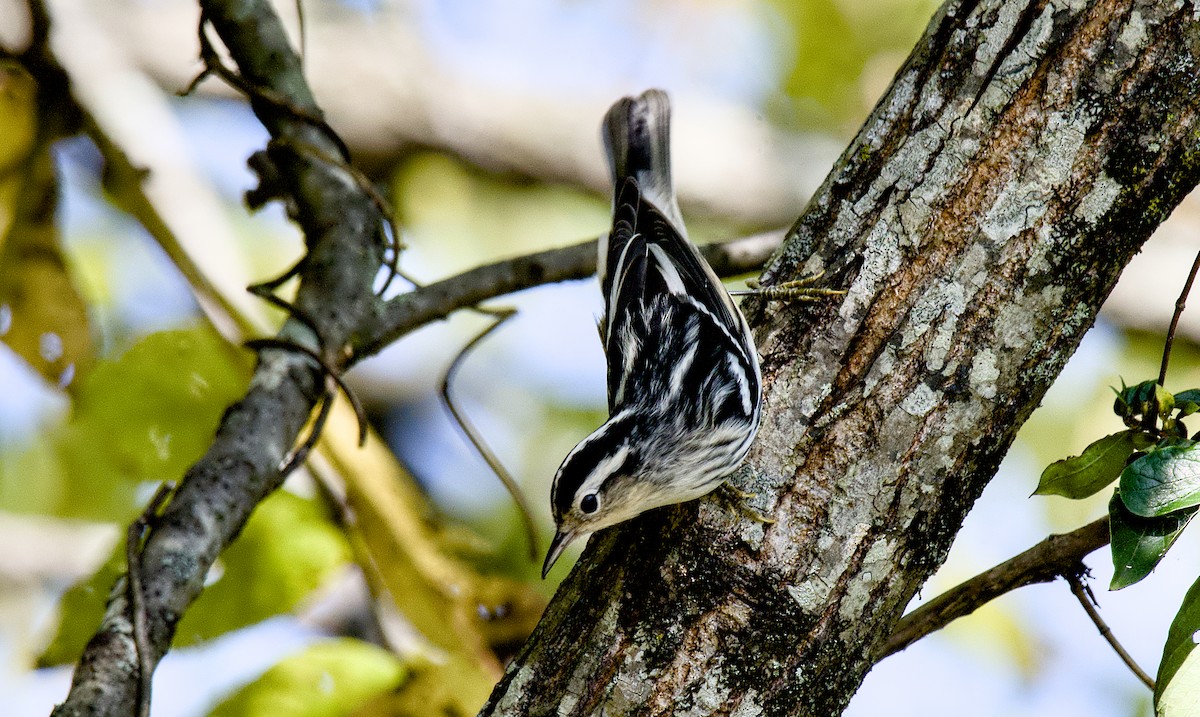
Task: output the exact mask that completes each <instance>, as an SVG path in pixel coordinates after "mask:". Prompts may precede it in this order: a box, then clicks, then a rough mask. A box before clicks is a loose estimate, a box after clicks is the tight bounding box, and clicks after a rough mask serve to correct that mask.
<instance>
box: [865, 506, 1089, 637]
mask: <svg viewBox="0 0 1200 717" xmlns="http://www.w3.org/2000/svg"><path fill="white" fill-rule="evenodd" d="M1108 537H1109V536H1108V518H1107V517H1105V518H1100V519H1099V520H1096V521H1093V522H1091V523H1088V524H1087V525H1085V526H1083V527H1082V528H1076V529H1075V530H1072V531H1071V532H1070V533H1065V534H1063V535H1051V536H1050V537H1049V538H1046V539H1045V540H1043V541H1042V542H1040V543H1038V544H1037V545H1035V546H1033V547H1032V548H1030V549H1029V550H1026V551H1025V552H1023V553H1021V554H1020V555H1016V556H1014V557H1012V558H1009V559H1008V560H1005V561H1004V562H1003V563H1000V564H999V565H997V566H995V567H993V568H990V569H988V570H985V571H984V572H982V573H980V574H979V575H976V576H975V577H973V578H971V579H970V580H967V581H966V582H964V583H960V584H959V585H956V586H955V587H953V588H951V589H949V590H947V591H946V592H945V593H942V594H941V595H939V596H937V597H936V598H934V599H933V600H930V601H929V602H927V603H925V604H924V605H922V606H920V607H919V608H917V609H916V610H913V611H912V612H910V613H908V614H907V615H905V616H904V617H902V618H900V620H899V622H897V623H896V627H895V629H894V630H892V634H891V636H890V637H889V638H888V640H887V642H886V643H885V644H884V645H883V647H882V648H881V649H880V654H879V656H878V658H877V660H882V659H883V658H885V657H887V656H888V655H891V654H893V653H896V652H899V651H901V650H903V649H904V648H906V647H908V646H909V645H911V644H913V643H914V642H916V641H917V640H920V639H921V638H922V637H925V636H926V635H928V634H930V633H932V632H937V631H938V630H941V629H942V628H943V627H945V626H946V625H949V624H950V623H951V622H953V621H955V620H957V619H958V618H960V617H965V616H967V615H970V614H971V613H973V612H975V611H976V610H978V609H979V608H981V607H983V606H984V605H986V604H987V603H989V602H991V601H992V600H995V599H996V598H998V597H1000V596H1001V595H1003V594H1005V593H1007V592H1010V591H1012V590H1016V589H1017V588H1021V587H1025V586H1026V585H1033V584H1034V583H1048V582H1050V581H1052V580H1056V579H1058V578H1060V577H1062V576H1064V575H1068V574H1070V573H1072V572H1073V571H1075V570H1077V569H1078V567H1079V566H1080V565H1081V564H1082V560H1083V558H1084V557H1085V556H1087V555H1088V554H1089V553H1091V552H1093V551H1096V550H1099V549H1100V548H1102V547H1104V546H1105V545H1108Z"/></svg>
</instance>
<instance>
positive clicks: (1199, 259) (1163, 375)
mask: <svg viewBox="0 0 1200 717" xmlns="http://www.w3.org/2000/svg"><path fill="white" fill-rule="evenodd" d="M1197 271H1200V252H1197V253H1196V259H1195V261H1193V262H1192V270H1191V271H1190V272H1188V277H1187V281H1185V282H1183V290H1182V291H1180V292H1179V298H1178V299H1176V300H1175V313H1173V314H1171V325H1170V327H1168V328H1167V340H1166V341H1165V342H1164V343H1163V356H1162V366H1161V367H1160V368H1159V369H1158V385H1159V386H1166V384H1167V362H1168V361H1170V359H1171V346H1172V345H1173V344H1174V343H1175V330H1176V329H1177V328H1179V317H1181V316H1183V309H1184V307H1186V306H1187V297H1188V294H1190V293H1192V283H1193V282H1195V281H1196V272H1197Z"/></svg>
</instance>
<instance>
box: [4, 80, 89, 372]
mask: <svg viewBox="0 0 1200 717" xmlns="http://www.w3.org/2000/svg"><path fill="white" fill-rule="evenodd" d="M38 110H39V100H38V88H37V85H36V83H35V82H34V80H33V78H32V77H30V76H29V75H28V74H26V73H25V71H24V70H23V69H21V68H20V67H19V66H17V65H15V64H13V63H11V62H0V339H2V340H3V341H4V343H5V344H7V345H8V347H9V348H11V349H12V350H13V351H14V352H16V354H17V355H18V356H20V357H21V358H23V359H24V360H25V361H26V362H27V363H28V364H29V365H30V366H31V367H32V368H33V369H34V370H35V371H37V372H38V373H39V374H40V375H41V376H42V377H43V378H45V379H46V380H47V381H49V382H50V383H51V384H57V385H60V386H64V387H67V388H71V387H73V386H74V385H75V384H74V383H73V381H74V379H76V378H78V377H80V376H82V375H84V374H85V373H86V372H87V370H88V368H89V367H90V366H91V364H92V362H93V358H94V357H93V346H92V335H91V328H90V326H89V323H88V316H87V308H86V307H85V305H84V302H83V299H82V298H81V297H80V295H79V292H78V291H76V289H75V285H74V282H73V281H72V278H71V276H70V272H69V271H68V267H67V262H66V259H65V258H64V257H63V254H62V249H61V240H60V237H59V231H58V225H57V224H56V222H55V218H56V211H57V208H58V180H57V177H56V176H55V168H54V158H53V156H52V155H51V150H50V145H51V142H52V141H53V140H54V139H55V137H54V136H53V127H54V124H55V123H54V122H53V121H52V120H47V119H46V118H39V117H38ZM43 120H45V121H43Z"/></svg>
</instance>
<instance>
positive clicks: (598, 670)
mask: <svg viewBox="0 0 1200 717" xmlns="http://www.w3.org/2000/svg"><path fill="white" fill-rule="evenodd" d="M1198 68H1200V20H1197V19H1196V18H1194V17H1193V15H1192V11H1191V8H1190V6H1188V5H1186V4H1166V3H1161V2H1158V1H1157V0H1097V1H1096V2H1089V3H1067V2H1054V1H1051V0H1026V1H1025V2H1019V1H1018V2H1013V1H1012V0H953V1H952V2H948V3H947V4H946V5H945V6H944V7H943V8H942V9H941V10H940V11H939V12H938V13H937V15H936V16H935V17H934V19H933V21H932V23H931V24H930V26H929V29H928V30H927V32H926V35H925V37H924V38H923V39H922V40H921V42H920V43H919V44H918V46H917V48H916V49H915V51H914V53H913V55H912V56H911V57H910V58H909V60H908V62H907V63H906V64H905V65H904V67H903V68H901V70H900V72H899V73H898V75H897V77H896V80H895V82H894V83H893V86H892V87H891V89H890V90H889V92H888V93H887V95H886V96H885V97H884V98H883V99H882V100H881V102H880V104H879V106H878V107H877V109H876V110H875V112H874V113H873V114H872V116H871V117H870V118H869V119H868V121H867V123H866V124H865V126H864V127H863V129H862V130H861V132H860V133H859V135H858V137H857V138H856V139H855V140H854V142H853V143H852V144H851V145H850V147H849V148H848V149H847V150H846V152H845V153H844V154H843V155H842V158H841V159H840V160H839V162H838V164H837V165H836V167H835V168H834V171H833V173H832V174H831V175H830V177H829V178H828V179H827V180H826V182H825V184H824V185H823V186H822V188H821V189H820V190H819V191H818V193H817V194H816V196H815V197H814V198H813V200H812V201H811V202H810V204H809V207H808V209H807V211H806V212H805V214H804V216H803V217H802V218H801V220H800V221H799V222H798V223H797V225H796V226H795V227H794V228H793V229H792V231H791V232H790V235H789V238H788V240H787V241H786V242H785V245H784V246H783V248H782V249H781V252H780V253H779V254H777V255H776V257H775V260H774V261H773V262H772V264H771V265H769V267H768V270H767V272H766V274H765V275H764V283H768V284H769V283H773V282H778V281H783V280H787V279H792V278H796V277H797V276H798V275H800V274H803V273H811V272H813V271H816V270H820V269H822V268H826V269H828V271H827V274H826V277H827V279H828V281H829V283H830V284H831V285H832V286H834V287H837V288H846V289H847V292H848V293H847V295H846V297H845V300H844V301H843V302H842V304H841V305H840V306H834V305H832V304H818V305H805V306H784V307H779V306H778V305H773V306H771V307H769V308H771V309H772V310H771V311H768V310H767V309H768V307H767V306H765V305H763V304H762V302H755V301H751V302H748V306H749V308H750V310H749V312H748V314H749V316H748V318H749V319H750V321H751V323H752V325H753V326H754V327H755V328H756V330H757V338H758V346H759V349H760V353H761V354H762V356H763V360H764V365H763V368H764V395H765V402H764V414H763V424H762V429H761V431H760V433H759V437H758V440H757V441H756V443H755V447H754V448H753V449H752V451H751V454H750V456H749V457H748V460H747V466H746V467H745V468H744V469H743V471H742V472H741V473H740V474H739V475H738V476H737V477H736V478H735V480H736V481H738V482H739V484H740V487H743V488H746V489H749V490H751V491H754V492H756V493H757V494H758V495H759V500H760V505H756V506H755V507H756V508H758V509H760V510H762V509H763V508H766V509H768V510H770V511H771V512H772V515H773V517H774V518H775V521H776V522H775V523H773V524H770V525H766V526H764V525H759V524H751V523H749V522H743V521H741V520H739V517H738V516H737V515H735V514H732V513H731V512H730V511H727V510H724V509H722V508H721V507H720V506H719V504H716V503H714V502H713V501H710V500H702V501H699V502H696V503H691V504H685V505H681V506H675V507H671V508H668V509H662V510H658V511H652V512H651V513H648V514H646V515H644V516H642V517H641V518H639V519H635V520H633V521H631V522H630V523H628V524H625V525H623V526H618V527H617V528H614V529H610V530H607V531H604V532H602V533H601V534H598V535H596V536H593V538H592V540H591V542H590V544H589V546H588V548H587V550H586V551H585V553H584V555H583V557H582V559H581V560H580V562H579V564H578V565H577V567H576V569H575V570H574V571H573V572H572V574H571V575H570V576H569V577H568V578H567V580H566V581H565V582H564V584H563V586H562V587H561V588H560V590H559V594H558V595H557V596H556V597H555V600H554V601H553V602H552V603H551V605H550V606H549V608H548V609H547V611H546V615H545V617H544V618H543V620H542V622H541V624H540V625H539V626H538V629H537V630H536V631H535V632H534V635H533V636H532V638H531V639H530V641H529V643H528V644H527V645H526V646H525V648H524V649H523V651H522V652H521V654H519V655H518V656H517V657H516V659H515V660H514V661H513V663H512V664H511V665H510V667H509V669H508V672H507V673H506V675H505V678H504V680H502V681H501V683H500V684H499V685H498V686H497V688H496V690H495V691H494V692H493V694H492V698H491V701H490V702H489V704H488V705H487V706H486V707H485V709H484V711H483V714H485V715H519V714H522V715H523V714H530V715H544V714H557V715H599V714H613V713H623V714H633V713H636V714H641V715H668V714H680V713H684V712H686V713H687V714H691V715H717V714H723V715H728V714H738V715H743V714H746V715H749V714H757V715H821V716H823V717H824V716H827V715H833V714H838V713H840V712H841V711H842V709H843V708H844V706H845V705H846V703H847V702H848V700H849V699H850V696H851V695H852V694H853V692H854V691H855V690H856V689H857V687H858V684H859V682H860V681H861V679H862V676H863V674H864V673H865V671H866V670H867V669H869V666H870V665H871V664H873V661H874V658H875V656H876V655H878V654H879V653H880V650H881V648H882V646H883V643H884V641H886V640H887V636H888V635H889V634H890V633H891V632H892V628H893V626H894V624H895V621H896V620H897V619H898V617H899V615H900V613H901V611H902V609H903V607H904V606H905V605H906V604H907V603H908V602H909V601H910V600H911V598H912V596H913V595H914V594H915V592H916V590H917V589H918V588H919V587H920V586H921V585H922V584H923V583H924V581H925V580H926V579H927V578H928V576H929V575H930V574H931V573H932V571H933V570H934V569H935V568H936V567H937V566H938V565H939V564H940V563H941V562H942V560H943V558H944V556H945V553H946V551H947V550H948V548H949V546H950V543H951V541H952V539H953V537H954V535H955V533H956V532H957V531H958V529H959V527H960V526H961V523H962V519H963V517H964V516H965V514H966V512H967V511H968V510H969V508H970V507H971V505H972V504H973V502H974V501H975V499H976V498H977V497H978V496H979V494H980V493H981V492H982V490H983V488H984V486H985V485H986V484H987V482H988V481H989V480H990V479H991V477H992V475H993V474H994V472H995V470H996V467H997V466H998V465H999V462H1000V460H1001V458H1002V457H1003V455H1004V453H1005V452H1006V450H1007V449H1008V446H1009V445H1010V443H1011V441H1012V438H1013V436H1014V435H1015V434H1016V431H1017V429H1018V428H1019V427H1020V425H1021V424H1022V423H1023V422H1024V420H1025V418H1026V417H1027V416H1028V415H1029V413H1030V412H1031V411H1032V410H1033V408H1034V407H1035V406H1036V405H1037V404H1038V402H1039V401H1040V400H1041V397H1042V395H1043V394H1044V392H1045V390H1046V389H1047V387H1048V386H1049V385H1050V383H1051V381H1052V380H1053V378H1054V377H1055V376H1056V375H1057V373H1058V371H1059V370H1060V369H1061V368H1062V366H1063V365H1064V364H1065V362H1066V360H1067V358H1068V357H1069V356H1070V354H1071V353H1072V352H1073V351H1074V350H1075V348H1076V346H1077V345H1078V342H1079V340H1080V338H1081V337H1082V336H1083V334H1084V332H1085V331H1086V330H1087V328H1088V327H1089V326H1090V325H1091V323H1092V321H1093V320H1094V318H1095V315H1096V312H1097V311H1098V310H1099V306H1100V304H1101V303H1102V301H1103V299H1104V297H1105V296H1106V295H1107V294H1108V292H1109V291H1110V289H1111V288H1112V285H1113V284H1114V283H1115V281H1116V278H1117V276H1118V275H1119V273H1120V271H1121V269H1122V267H1123V266H1124V265H1125V263H1126V262H1128V260H1129V259H1130V257H1131V256H1132V255H1133V254H1134V253H1135V252H1136V251H1137V250H1138V248H1139V247H1140V245H1141V243H1142V242H1143V241H1144V240H1145V239H1146V238H1147V237H1148V236H1149V234H1150V232H1151V231H1152V230H1153V228H1154V227H1156V226H1157V225H1158V224H1159V223H1160V222H1161V221H1162V220H1163V219H1164V218H1165V216H1166V215H1167V214H1168V213H1169V211H1170V209H1171V208H1172V207H1174V206H1175V205H1176V204H1177V203H1178V202H1179V200H1180V199H1181V198H1182V196H1183V195H1184V194H1185V193H1186V192H1187V191H1188V190H1190V189H1191V188H1192V187H1193V186H1195V184H1196V182H1197V179H1198V178H1200V117H1198V111H1200V109H1198V107H1197V103H1196V97H1197V96H1200V73H1198V72H1197V69H1198Z"/></svg>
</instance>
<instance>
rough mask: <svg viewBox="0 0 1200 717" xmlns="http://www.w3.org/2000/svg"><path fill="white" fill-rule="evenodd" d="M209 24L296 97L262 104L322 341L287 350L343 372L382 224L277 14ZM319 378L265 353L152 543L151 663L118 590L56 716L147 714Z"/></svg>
mask: <svg viewBox="0 0 1200 717" xmlns="http://www.w3.org/2000/svg"><path fill="white" fill-rule="evenodd" d="M203 6H204V12H205V14H206V16H207V18H208V19H209V20H210V21H211V22H212V24H213V26H214V28H215V29H216V31H217V33H218V34H219V35H220V37H221V39H222V40H223V41H224V43H225V45H226V47H227V48H228V49H229V52H230V55H231V56H232V57H233V59H234V61H235V62H236V63H237V66H238V69H239V71H240V72H241V74H242V76H243V77H245V78H246V79H247V81H248V82H249V83H250V84H251V85H253V86H255V87H260V88H264V89H269V90H270V91H271V92H272V93H274V94H275V95H278V96H283V97H287V98H288V101H289V102H290V103H292V104H293V105H294V106H295V108H298V109H299V110H301V112H300V113H295V112H289V111H285V110H282V109H281V108H279V107H278V106H277V105H275V104H272V103H269V102H262V101H252V104H253V106H254V109H255V111H256V112H257V113H258V115H259V117H260V119H261V120H262V121H263V123H264V124H265V125H266V126H267V128H268V129H269V130H270V132H271V134H272V137H273V141H272V145H271V147H270V148H269V149H268V152H267V155H266V159H267V160H268V162H265V163H262V165H260V166H266V165H268V164H269V165H270V166H273V167H274V169H275V170H276V171H275V172H273V174H272V177H271V180H272V182H274V183H273V184H272V185H271V187H270V189H271V191H272V192H273V193H275V194H278V195H279V196H283V197H286V198H287V201H288V203H289V207H290V209H291V210H292V214H293V217H294V218H295V219H296V220H297V221H298V222H299V224H300V225H301V227H302V229H303V230H304V232H305V237H306V241H307V246H308V255H307V259H306V261H305V264H304V266H303V269H302V272H301V283H300V287H299V289H298V292H297V297H296V305H297V306H298V307H299V308H300V309H301V310H302V311H303V312H304V314H305V315H306V316H308V317H310V319H311V320H312V323H313V327H314V328H315V329H316V331H317V333H319V334H320V335H319V336H312V335H311V334H312V332H311V331H310V330H309V329H308V328H307V327H306V326H304V325H302V324H300V323H298V322H295V321H289V322H288V323H287V324H285V326H284V328H283V330H282V331H281V336H282V337H284V338H287V339H288V340H291V341H295V342H302V343H305V344H306V345H309V346H312V347H314V348H315V349H316V350H318V351H321V352H322V353H323V354H324V355H325V356H327V357H330V359H331V361H332V362H334V363H340V362H341V360H342V359H343V358H344V355H345V354H344V353H343V352H341V351H340V350H339V347H341V346H343V345H345V344H346V343H347V341H348V339H349V337H350V335H351V334H352V333H353V332H354V331H355V330H356V328H357V327H359V326H361V325H363V324H364V323H365V317H366V316H368V315H369V314H370V313H371V311H372V309H373V307H374V301H375V297H374V295H373V293H372V291H371V282H372V280H373V278H374V276H375V274H376V273H377V271H378V268H379V266H380V262H381V260H382V256H383V245H382V241H381V239H382V234H381V230H380V228H381V227H382V223H383V217H382V216H381V214H380V212H379V209H378V207H377V205H376V203H375V202H373V201H372V199H371V197H369V196H368V195H367V193H366V192H364V191H363V190H362V188H361V187H360V186H359V185H358V183H357V182H356V181H355V180H354V178H353V177H351V176H350V175H349V173H348V172H347V170H346V168H345V167H344V166H343V165H341V164H340V162H338V161H329V160H328V159H326V158H335V159H336V158H337V157H338V156H339V155H338V152H339V147H338V144H337V142H336V141H334V140H333V139H332V138H331V137H329V136H328V135H327V134H326V133H325V131H324V130H323V129H322V128H320V127H319V126H314V125H313V123H311V122H307V121H305V120H304V119H303V118H302V117H301V116H300V115H301V114H307V115H319V109H318V108H317V107H316V106H315V105H314V103H313V101H312V96H311V93H310V92H309V91H308V89H307V86H306V85H305V82H304V78H303V76H302V75H301V73H300V65H299V62H298V59H297V58H296V57H295V54H294V53H293V52H292V51H291V49H290V47H289V46H288V41H287V37H286V34H285V33H284V31H283V28H282V26H280V24H279V22H278V19H277V18H276V17H275V16H274V15H273V13H272V12H271V10H270V7H269V6H268V5H266V4H265V3H261V2H257V1H255V0H227V1H218V0H213V1H211V2H205V3H203ZM321 385H322V381H321V375H320V371H319V369H318V368H317V367H316V366H314V364H313V362H312V361H311V360H310V359H308V358H307V357H306V356H304V355H302V354H299V353H296V352H289V351H265V352H263V354H262V357H261V359H260V362H259V365H258V367H257V368H256V370H255V373H254V377H253V378H252V380H251V385H250V388H249V390H248V392H247V394H246V396H245V398H243V399H242V400H241V401H239V402H238V403H237V404H235V405H234V406H231V407H230V408H229V410H228V411H227V412H226V414H225V416H224V417H223V419H222V421H221V425H220V427H219V428H218V429H217V435H216V437H215V438H214V441H213V444H212V446H211V447H210V448H209V450H208V452H207V453H206V454H205V455H204V457H203V458H201V459H200V461H199V462H198V463H196V464H195V465H194V466H193V467H192V468H191V469H190V470H189V471H188V472H187V475H185V476H184V479H183V481H182V483H181V484H180V486H179V489H178V491H177V492H176V493H175V495H174V497H173V499H172V500H171V502H170V504H169V505H168V506H167V507H166V509H165V511H164V513H163V515H162V517H161V519H160V520H159V521H158V522H157V525H156V527H155V529H154V530H153V531H152V532H151V533H150V535H149V536H148V537H147V539H146V541H145V544H144V547H143V550H142V554H141V558H140V561H139V563H140V571H139V577H140V582H141V587H142V595H141V600H140V602H141V603H142V604H143V606H144V608H145V611H144V622H145V627H146V635H147V640H146V644H147V645H148V646H149V648H150V650H151V651H152V654H150V655H146V654H144V653H143V654H142V655H141V656H139V655H138V649H137V642H138V641H136V640H135V639H134V636H133V632H134V630H133V625H134V620H133V618H132V616H131V608H130V602H129V600H128V599H127V588H126V585H125V581H124V580H122V581H120V582H119V583H118V585H117V586H115V587H114V589H113V594H112V597H111V599H110V602H109V605H108V608H107V611H106V613H105V617H104V620H103V623H102V624H101V627H100V629H99V631H98V632H97V633H96V635H95V636H94V637H93V638H92V640H91V641H90V642H89V644H88V646H87V648H86V650H85V652H84V655H83V657H82V659H81V660H80V662H79V664H78V666H77V667H76V670H75V676H74V679H73V682H72V685H71V692H70V694H69V695H68V696H67V700H66V702H64V703H63V704H62V705H60V706H59V707H58V708H57V709H56V710H55V714H56V715H64V716H65V715H85V714H86V715H122V716H123V715H129V714H132V713H133V712H134V709H135V706H136V704H137V691H138V684H139V680H138V675H139V672H140V666H141V665H143V664H145V665H151V666H152V665H155V664H157V662H158V660H159V659H161V657H162V655H163V654H164V653H165V652H166V651H167V649H168V647H169V645H170V642H171V638H172V636H173V634H174V629H175V625H176V623H177V622H178V620H179V618H180V617H181V616H182V614H183V611H184V610H185V609H186V608H187V606H188V605H189V604H190V603H191V602H192V600H194V599H195V597H196V596H197V595H198V594H199V592H200V590H201V589H202V588H203V585H204V579H205V575H206V574H207V572H208V569H209V567H210V566H211V565H212V563H213V561H214V560H215V559H216V556H217V555H218V554H219V553H220V551H221V550H222V549H223V548H224V547H225V546H226V545H228V543H229V542H230V541H231V540H232V539H233V538H234V536H236V534H237V533H238V531H239V530H240V529H241V527H242V526H243V525H244V524H245V521H246V519H247V518H248V516H249V514H250V512H251V510H253V508H254V506H255V505H257V504H258V502H259V501H260V500H262V499H263V498H264V497H265V496H266V495H267V494H269V493H270V492H271V491H273V490H274V489H275V488H277V487H278V485H279V483H280V471H279V469H280V466H281V464H282V462H283V460H284V457H285V455H286V454H287V452H288V451H289V450H290V449H291V447H292V445H293V444H294V442H295V440H296V437H297V435H298V433H299V431H300V429H301V427H302V426H303V425H304V422H305V420H306V419H307V418H308V415H309V412H310V411H311V409H312V407H313V405H314V403H315V402H316V400H317V398H318V397H319V396H320V393H321Z"/></svg>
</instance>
